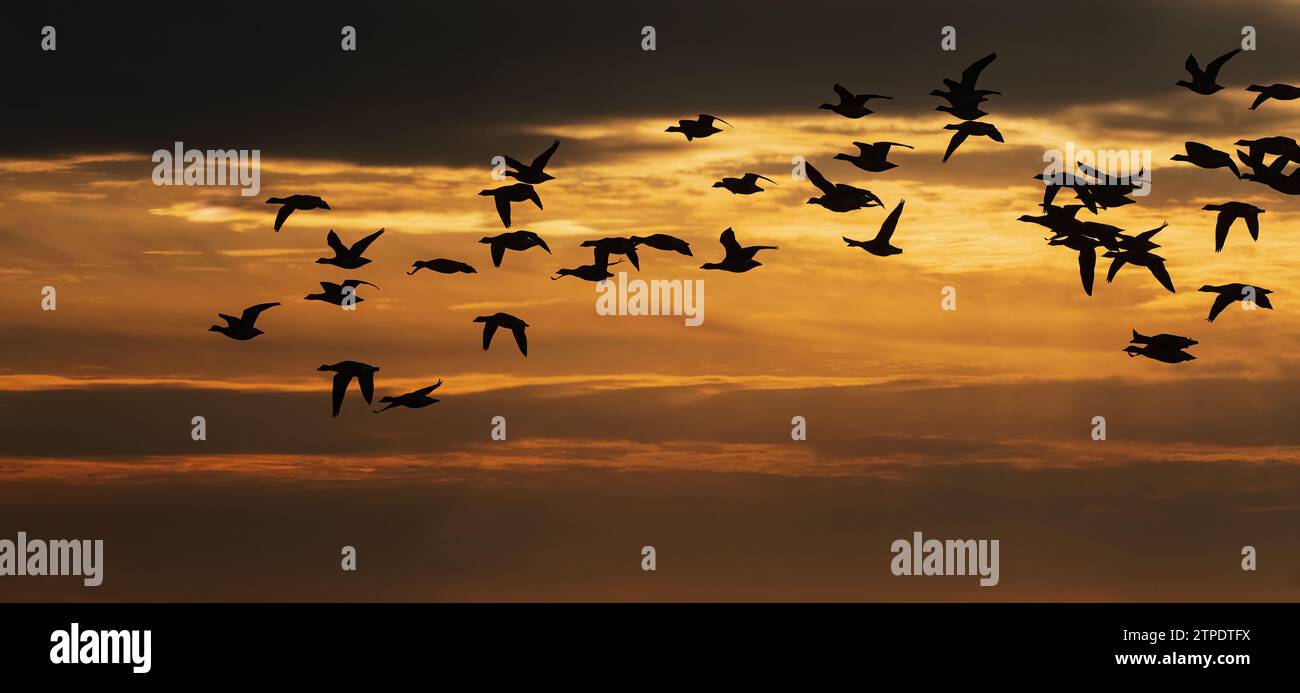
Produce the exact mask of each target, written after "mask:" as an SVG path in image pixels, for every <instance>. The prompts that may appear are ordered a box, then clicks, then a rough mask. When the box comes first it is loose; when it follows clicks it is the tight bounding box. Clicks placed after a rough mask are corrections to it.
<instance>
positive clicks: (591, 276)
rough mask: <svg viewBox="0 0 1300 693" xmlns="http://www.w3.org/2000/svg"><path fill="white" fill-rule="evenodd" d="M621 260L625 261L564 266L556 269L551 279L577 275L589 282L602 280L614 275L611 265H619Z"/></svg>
mask: <svg viewBox="0 0 1300 693" xmlns="http://www.w3.org/2000/svg"><path fill="white" fill-rule="evenodd" d="M608 259H609V258H608V257H606V260H608ZM620 262H623V261H622V260H616V261H614V262H605V263H600V262H597V263H595V264H591V265H580V266H578V267H573V268H566V267H562V268H560V269H558V270H556V271H555V276H554V277H551V281H555V280H556V279H559V278H560V277H577V278H579V279H586V280H587V281H589V282H602V281H605V280H606V279H609V278H611V277H613V276H614V275H613V274H611V273H610V271H609V267H610V265H617V264H619V263H620Z"/></svg>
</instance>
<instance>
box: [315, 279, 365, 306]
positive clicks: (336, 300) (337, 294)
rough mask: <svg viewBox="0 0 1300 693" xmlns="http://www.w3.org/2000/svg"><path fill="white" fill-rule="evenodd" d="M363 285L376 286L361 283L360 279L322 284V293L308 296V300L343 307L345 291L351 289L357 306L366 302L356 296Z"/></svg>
mask: <svg viewBox="0 0 1300 693" xmlns="http://www.w3.org/2000/svg"><path fill="white" fill-rule="evenodd" d="M362 284H365V285H366V286H375V285H374V284H371V283H370V282H366V281H361V280H360V279H345V280H343V283H341V284H335V283H334V282H321V283H320V288H321V293H318V294H307V296H306V299H307V300H308V301H324V302H326V303H333V304H334V305H336V306H341V305H343V298H344V292H343V290H344V289H349V290H350V291H349V293H350V294H351V296H352V298H353V304H354V305H355V304H357V303H361V302H363V301H365V300H366V299H364V298H361V297H360V296H357V294H356V290H357V287H358V286H360V285H362ZM375 288H376V289H378V288H379V287H377V286H375Z"/></svg>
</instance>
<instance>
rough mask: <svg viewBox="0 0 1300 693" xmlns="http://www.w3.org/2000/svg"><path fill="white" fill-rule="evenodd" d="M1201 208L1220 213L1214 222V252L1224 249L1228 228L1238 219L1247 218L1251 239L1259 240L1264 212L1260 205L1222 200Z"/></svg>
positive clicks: (1247, 228) (1247, 227)
mask: <svg viewBox="0 0 1300 693" xmlns="http://www.w3.org/2000/svg"><path fill="white" fill-rule="evenodd" d="M1201 209H1203V210H1205V211H1207V212H1218V213H1219V216H1218V218H1217V219H1216V220H1215V223H1214V252H1216V253H1218V252H1222V251H1223V244H1224V243H1225V242H1226V241H1227V240H1228V229H1230V228H1232V223H1233V222H1234V221H1236V220H1238V219H1245V220H1246V230H1247V231H1249V232H1250V237H1251V239H1252V240H1256V241H1258V240H1259V215H1260V214H1263V213H1264V210H1262V209H1260V208H1259V207H1256V206H1255V205H1252V204H1247V203H1245V202H1222V203H1219V204H1209V205H1205V206H1204V207H1202V208H1201Z"/></svg>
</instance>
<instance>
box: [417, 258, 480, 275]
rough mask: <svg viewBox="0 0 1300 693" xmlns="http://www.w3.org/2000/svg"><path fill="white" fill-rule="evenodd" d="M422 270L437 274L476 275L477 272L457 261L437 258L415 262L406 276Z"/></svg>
mask: <svg viewBox="0 0 1300 693" xmlns="http://www.w3.org/2000/svg"><path fill="white" fill-rule="evenodd" d="M422 269H430V270H433V271H434V272H437V273H439V274H457V273H462V274H476V273H477V270H475V269H474V268H473V267H470V266H469V265H467V264H465V263H463V262H459V261H457V260H448V259H446V258H441V257H440V258H437V259H434V260H416V261H415V263H414V264H412V265H411V271H410V272H407V274H408V275H410V274H415V273H416V272H419V271H420V270H422Z"/></svg>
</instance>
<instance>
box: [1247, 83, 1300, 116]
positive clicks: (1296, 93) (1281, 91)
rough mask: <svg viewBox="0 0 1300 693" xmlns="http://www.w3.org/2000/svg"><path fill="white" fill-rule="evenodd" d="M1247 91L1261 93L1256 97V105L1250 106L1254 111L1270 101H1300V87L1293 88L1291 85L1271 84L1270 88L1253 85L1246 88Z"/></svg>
mask: <svg viewBox="0 0 1300 693" xmlns="http://www.w3.org/2000/svg"><path fill="white" fill-rule="evenodd" d="M1246 91H1253V92H1259V96H1256V97H1255V103H1252V104H1251V105H1250V110H1252V111H1253V110H1255V109H1256V108H1259V105H1260V104H1262V103H1264V102H1265V101H1268V100H1269V99H1277V100H1278V101H1291V100H1293V99H1300V87H1293V86H1291V85H1290V84H1270V85H1268V86H1263V85H1261V84H1252V85H1250V86H1249V87H1246Z"/></svg>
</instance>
